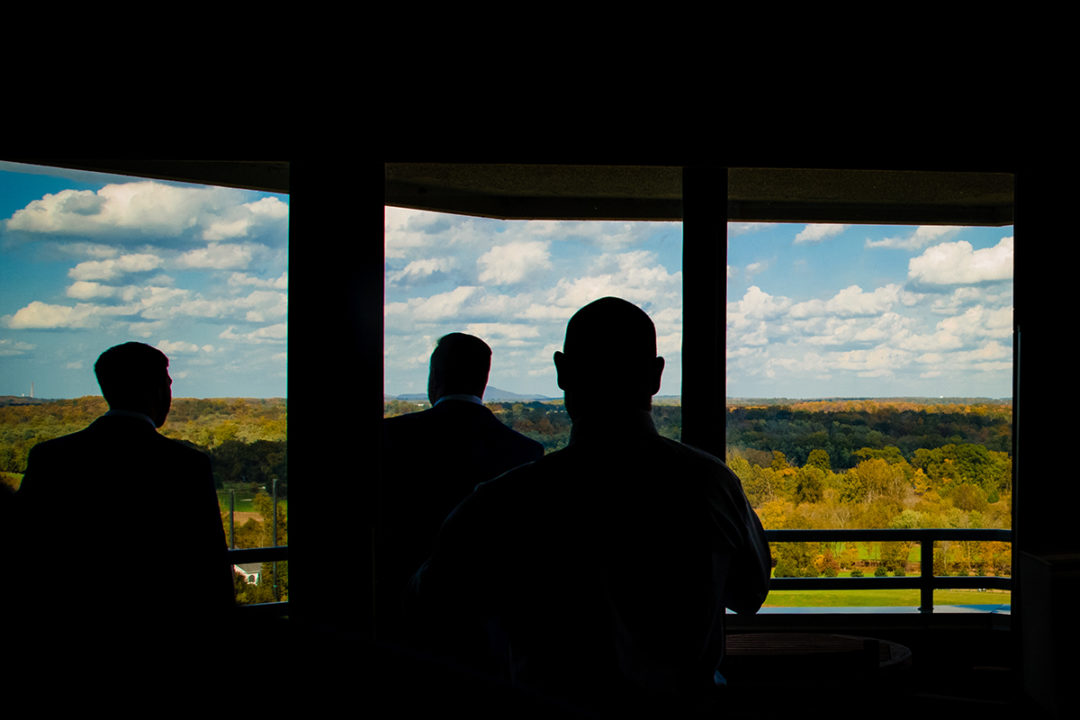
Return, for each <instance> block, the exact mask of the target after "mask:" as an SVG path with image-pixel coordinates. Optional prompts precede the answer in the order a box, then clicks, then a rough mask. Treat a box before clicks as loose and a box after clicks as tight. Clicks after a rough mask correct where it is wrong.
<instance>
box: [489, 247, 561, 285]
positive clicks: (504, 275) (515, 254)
mask: <svg viewBox="0 0 1080 720" xmlns="http://www.w3.org/2000/svg"><path fill="white" fill-rule="evenodd" d="M476 263H477V266H478V267H479V270H480V273H479V276H478V277H477V279H478V280H479V281H480V282H481V283H484V284H488V283H491V284H494V285H515V284H517V283H520V282H521V281H523V280H525V279H526V278H528V277H529V276H531V275H533V274H534V273H535V272H536V271H537V270H543V269H546V268H549V267H551V252H550V251H549V250H548V244H547V243H546V242H542V241H533V242H528V241H524V242H511V243H507V244H505V245H496V246H495V247H493V248H491V249H490V250H488V251H487V252H486V253H484V254H483V255H481V256H480V257H479V258H477V261H476Z"/></svg>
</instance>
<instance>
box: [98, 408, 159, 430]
mask: <svg viewBox="0 0 1080 720" xmlns="http://www.w3.org/2000/svg"><path fill="white" fill-rule="evenodd" d="M105 417H130V418H139V419H141V420H145V421H146V422H148V423H150V427H152V428H154V429H155V430H156V429H157V423H155V422H154V419H153V418H151V417H150V416H149V415H147V414H146V413H144V412H139V411H138V410H123V409H120V408H116V409H110V410H109V411H108V412H107V413H105Z"/></svg>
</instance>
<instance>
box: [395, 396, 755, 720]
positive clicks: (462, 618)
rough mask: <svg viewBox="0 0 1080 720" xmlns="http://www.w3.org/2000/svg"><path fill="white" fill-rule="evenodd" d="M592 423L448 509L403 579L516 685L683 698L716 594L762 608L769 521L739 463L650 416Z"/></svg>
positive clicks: (716, 646)
mask: <svg viewBox="0 0 1080 720" xmlns="http://www.w3.org/2000/svg"><path fill="white" fill-rule="evenodd" d="M591 420H593V421H594V422H591V423H590V422H586V421H579V420H575V422H574V427H573V431H572V433H571V439H570V443H569V445H568V446H567V447H566V448H565V449H563V450H559V451H557V452H554V453H550V454H548V455H546V456H545V457H544V458H543V459H542V460H539V461H538V462H535V463H531V464H529V465H526V466H524V467H520V468H517V469H516V470H513V471H511V472H509V473H506V474H505V475H502V476H500V477H498V478H495V479H494V480H491V481H490V482H486V483H483V484H482V485H480V486H479V487H478V488H477V489H476V491H475V492H474V493H473V494H472V495H470V496H469V497H468V498H467V499H466V500H465V501H464V502H463V503H461V504H460V505H459V506H458V507H457V508H456V509H455V510H454V512H453V513H452V514H451V515H450V517H449V518H447V520H446V523H445V524H444V525H443V527H442V530H441V532H440V535H439V537H438V539H437V541H436V545H435V548H434V550H433V552H432V555H431V557H430V559H429V560H428V561H427V562H426V563H425V564H424V565H423V566H422V568H421V570H420V571H419V572H418V573H417V574H416V577H415V578H414V580H413V582H414V586H415V589H416V593H417V598H416V603H417V606H416V610H417V620H418V621H421V622H426V623H428V624H430V626H431V629H430V630H429V629H427V628H425V632H428V633H429V634H431V635H432V636H435V637H443V636H445V637H447V638H449V639H450V641H452V642H453V643H454V644H455V646H454V647H450V648H448V652H455V651H457V652H461V651H465V652H468V651H471V650H472V649H474V648H475V647H477V646H478V645H480V641H478V640H477V636H478V635H481V634H482V635H486V636H488V637H489V639H490V640H492V641H493V642H494V643H501V645H495V646H494V648H493V649H494V657H495V658H496V659H499V658H505V661H506V662H507V670H508V671H509V673H510V676H511V679H512V681H513V683H514V684H515V685H517V686H519V687H522V688H528V689H531V690H534V691H538V692H540V693H543V694H545V695H548V696H551V697H554V698H558V699H560V700H564V701H569V702H571V703H573V704H575V705H581V706H585V707H588V708H590V709H593V710H596V711H598V712H602V713H603V712H607V711H610V710H612V709H613V708H614V709H619V710H620V711H633V710H634V709H635V708H636V709H638V710H640V709H641V708H642V707H648V706H649V703H657V706H658V707H661V708H663V707H667V708H669V709H670V707H673V706H674V707H678V706H679V704H680V703H682V704H685V705H686V706H690V707H693V706H695V705H696V704H697V703H699V702H704V701H705V700H707V698H708V697H709V694H710V692H712V683H713V674H714V671H715V670H716V668H717V665H718V664H719V662H720V660H721V658H722V655H723V638H724V612H725V607H727V608H730V609H732V610H734V611H736V612H748V613H752V612H756V611H757V610H758V608H759V607H760V606H761V604H762V602H763V601H764V599H765V596H766V594H767V592H768V584H769V572H770V565H771V560H770V556H769V548H768V543H767V542H766V540H765V535H764V531H763V530H762V526H761V523H760V521H759V520H758V518H757V515H756V514H755V513H754V511H753V509H752V508H751V507H750V504H749V502H748V501H747V499H746V496H745V495H744V493H743V491H742V486H741V483H740V482H739V480H738V478H737V477H736V476H735V475H734V473H732V472H731V470H730V469H728V467H727V466H726V465H725V464H724V463H723V462H721V461H720V460H718V459H717V458H715V457H713V456H711V455H708V454H706V453H704V452H701V451H698V450H696V449H693V448H690V447H688V446H686V445H682V444H680V443H678V442H675V441H673V440H669V439H667V438H664V437H661V436H660V435H658V434H657V433H656V430H655V428H654V427H653V424H652V422H651V419H650V418H649V416H648V414H647V413H641V414H640V415H635V416H632V417H612V418H591ZM493 630H494V632H493ZM459 657H460V656H459ZM460 659H461V661H462V662H465V663H466V664H468V665H472V666H474V667H478V668H481V669H483V668H484V667H485V666H486V665H487V664H488V661H489V660H490V659H487V660H485V659H483V658H481V659H480V660H479V661H476V660H474V659H473V658H469V657H460ZM656 714H657V715H658V716H660V715H663V714H664V713H661V712H657V713H656Z"/></svg>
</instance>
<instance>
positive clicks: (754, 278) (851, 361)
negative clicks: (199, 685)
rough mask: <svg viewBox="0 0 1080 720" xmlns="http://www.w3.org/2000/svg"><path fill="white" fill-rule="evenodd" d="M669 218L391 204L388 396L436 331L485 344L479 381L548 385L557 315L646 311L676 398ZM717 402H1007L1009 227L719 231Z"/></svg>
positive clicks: (408, 380) (416, 388)
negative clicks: (589, 306) (723, 304)
mask: <svg viewBox="0 0 1080 720" xmlns="http://www.w3.org/2000/svg"><path fill="white" fill-rule="evenodd" d="M681 237H682V233H681V227H680V225H679V224H678V223H624V222H546V221H545V222H537V221H530V222H518V221H498V220H489V219H483V218H472V217H464V216H453V215H440V214H434V213H426V212H420V211H413V210H405V209H400V208H387V212H386V248H387V255H386V258H387V259H386V273H387V274H386V277H387V288H386V360H385V368H386V376H385V387H386V390H387V392H388V393H391V394H402V393H411V392H423V391H424V389H425V384H426V375H427V360H428V357H429V355H430V352H431V349H432V347H434V343H435V341H436V340H437V339H438V337H440V336H441V335H443V334H445V333H447V332H452V331H462V332H469V333H472V334H475V335H479V336H480V337H483V338H484V339H485V340H486V341H487V342H488V344H489V345H491V346H492V349H493V360H492V372H491V378H490V384H491V385H494V386H496V387H499V388H501V389H504V390H511V391H515V392H521V393H538V394H544V395H549V396H555V397H557V396H559V394H560V393H559V390H558V388H557V386H556V384H555V373H554V368H553V365H552V361H551V356H552V353H553V352H554V351H555V350H558V349H560V347H561V343H562V335H563V331H564V329H565V326H566V321H567V319H568V318H569V317H570V315H572V314H573V312H574V311H575V310H576V309H577V308H579V307H581V306H582V305H584V304H585V303H587V302H589V301H591V300H593V299H596V298H598V297H602V296H604V295H618V296H621V297H624V298H626V299H628V300H630V301H632V302H635V303H637V304H638V305H640V306H641V307H642V308H644V309H645V310H646V311H647V312H649V314H650V315H651V316H652V317H653V320H654V322H655V323H656V326H657V332H658V344H659V351H660V353H661V354H662V355H663V356H664V357H665V358H666V359H667V370H666V371H665V376H664V384H663V387H662V388H661V394H665V395H677V394H679V392H680V384H681V372H680V363H681V356H680V346H681V342H682V337H681V316H682V310H681V308H682V291H681V283H682V271H681ZM728 238H729V240H728V254H729V257H728V261H729V264H728V267H727V275H728V283H729V287H728V338H727V349H728V395H729V396H732V397H781V396H782V397H867V396H876V397H882V396H949V397H955V396H980V397H1009V396H1010V395H1011V358H1012V339H1011V332H1012V228H1011V227H1005V228H953V227H931V226H926V227H894V226H843V225H820V224H819V225H805V224H738V223H732V224H731V225H730V226H729V230H728Z"/></svg>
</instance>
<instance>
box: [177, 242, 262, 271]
mask: <svg viewBox="0 0 1080 720" xmlns="http://www.w3.org/2000/svg"><path fill="white" fill-rule="evenodd" d="M260 250H261V246H259V245H255V244H253V243H216V242H212V243H210V244H209V245H207V246H206V247H200V248H195V249H193V250H188V251H187V252H185V253H183V254H182V255H180V257H178V258H177V259H176V266H177V267H181V268H194V269H203V270H234V269H241V268H246V267H247V266H248V265H250V264H251V261H252V259H253V258H254V257H255V255H256V254H257V253H258V252H259V251H260Z"/></svg>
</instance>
